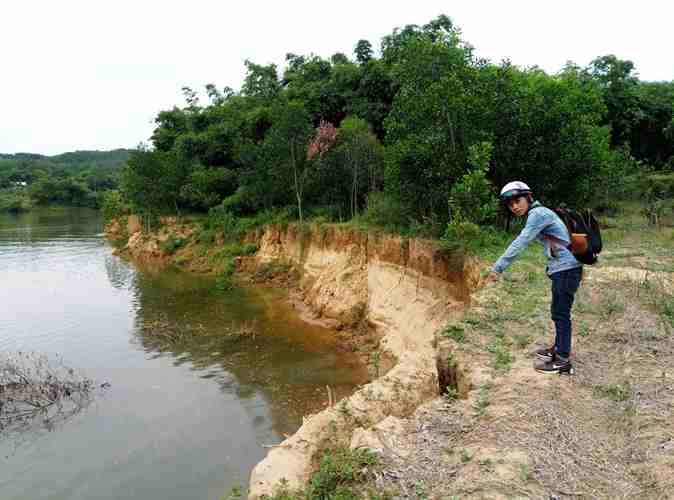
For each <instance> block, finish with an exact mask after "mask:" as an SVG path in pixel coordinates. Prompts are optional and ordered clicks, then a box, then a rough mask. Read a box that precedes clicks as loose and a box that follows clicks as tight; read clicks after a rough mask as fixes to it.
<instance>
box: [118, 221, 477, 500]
mask: <svg viewBox="0 0 674 500" xmlns="http://www.w3.org/2000/svg"><path fill="white" fill-rule="evenodd" d="M161 222H162V223H161V226H160V227H159V228H158V229H156V230H155V231H153V232H149V233H143V232H142V231H141V229H142V228H141V225H140V224H139V220H138V218H137V217H135V216H130V217H128V218H127V219H126V220H123V221H119V220H116V221H113V222H112V223H111V224H109V225H108V226H107V227H106V236H107V237H108V238H109V239H111V240H113V241H115V240H116V241H117V242H118V245H117V250H116V252H117V253H118V254H121V255H123V256H125V257H127V258H129V259H131V260H133V261H138V262H144V263H152V264H158V265H169V264H174V265H179V266H180V267H182V268H184V269H185V270H187V271H191V272H199V273H213V274H218V273H220V272H221V271H222V265H221V264H219V263H218V262H217V261H215V262H214V259H213V258H212V256H213V255H214V254H217V252H218V249H219V248H222V247H223V246H224V245H225V243H224V241H223V240H222V239H217V238H216V239H215V241H213V242H212V243H210V244H207V245H204V244H198V243H197V241H198V239H199V238H198V232H199V228H198V226H197V225H195V224H191V223H181V222H179V221H178V220H177V219H175V218H165V219H163V220H162V221H161ZM177 240H180V241H181V242H183V243H182V244H181V246H180V248H177V249H176V250H175V251H173V252H171V251H170V250H171V245H166V242H167V241H177ZM241 244H244V245H248V246H251V245H254V246H255V248H256V249H257V250H256V251H255V253H254V254H252V255H248V256H239V257H236V258H235V262H236V269H237V271H238V272H240V273H250V274H254V273H255V272H256V270H257V269H260V268H261V267H263V266H269V265H270V264H272V263H282V264H284V265H285V266H286V267H287V268H289V267H291V266H292V268H294V269H295V270H296V271H297V275H298V279H296V280H294V281H293V280H284V281H282V283H283V286H286V287H289V288H290V289H291V290H289V291H291V292H294V293H293V295H294V296H296V297H299V299H300V300H301V302H302V303H303V304H304V305H305V306H306V309H307V311H308V313H309V314H310V315H311V316H312V317H313V319H315V320H318V321H323V322H325V323H327V324H329V325H330V326H333V327H337V328H338V329H344V328H346V329H349V328H356V327H357V326H358V325H363V324H366V325H368V327H369V328H372V329H374V330H376V331H377V332H379V334H380V336H381V341H380V344H379V348H380V352H379V355H381V356H383V357H390V358H392V359H393V360H395V361H394V364H393V366H392V368H391V369H390V370H388V371H387V372H386V373H385V374H383V375H382V376H380V377H378V378H376V379H375V380H373V381H372V382H370V383H369V384H367V385H365V386H363V387H361V388H359V389H358V390H357V391H356V392H355V393H354V394H352V395H351V396H349V397H348V398H345V399H343V400H342V401H340V402H339V403H337V404H333V405H332V406H330V407H328V408H326V409H325V410H323V411H321V412H319V413H317V414H314V415H312V416H308V417H306V418H305V420H304V422H303V424H302V426H301V427H300V429H299V430H298V431H297V432H296V433H295V434H294V435H292V436H290V437H288V438H287V439H286V440H285V441H283V442H282V443H280V444H279V445H278V446H276V447H274V448H272V449H271V450H270V451H269V453H268V455H267V457H265V458H264V459H263V460H262V461H261V462H260V463H258V465H257V466H256V467H255V468H254V469H253V471H252V473H251V478H250V490H249V498H253V499H255V498H261V497H262V496H264V495H273V493H274V491H275V488H276V487H277V486H278V485H280V484H283V485H284V486H285V487H287V488H291V489H293V488H300V487H301V486H302V485H303V484H305V483H306V481H307V480H308V479H309V476H310V474H311V472H312V471H313V470H314V469H315V466H316V463H317V460H318V458H320V453H321V451H322V450H324V449H326V448H328V447H330V446H335V445H338V444H340V445H351V446H352V447H358V446H360V445H363V444H364V443H359V440H360V441H362V439H363V437H364V436H367V435H368V431H369V430H374V432H375V433H376V432H378V431H380V430H381V429H380V427H381V426H382V425H384V426H386V425H395V424H396V421H397V419H400V418H404V417H407V416H409V415H411V414H412V413H413V412H414V410H415V409H416V408H417V407H419V406H420V405H421V404H423V403H425V402H426V401H428V400H430V399H432V398H434V397H437V395H438V393H439V389H438V371H437V368H436V355H437V354H436V347H437V339H436V337H437V333H438V331H440V330H441V329H442V328H443V327H444V326H445V324H446V323H447V321H448V320H449V319H450V318H451V317H452V316H453V315H455V314H459V313H460V312H461V311H462V310H463V309H465V307H466V306H467V304H468V301H469V298H470V294H471V293H472V291H474V290H476V289H477V288H478V287H479V285H480V274H481V265H480V263H479V262H478V261H477V260H475V259H462V260H460V261H455V260H452V259H451V258H450V256H448V255H447V254H446V253H444V252H442V251H441V250H440V249H439V248H438V247H437V245H436V244H435V243H434V242H432V241H428V240H416V239H407V238H404V237H401V236H399V235H392V234H383V233H378V232H375V231H367V232H362V231H357V230H355V229H353V228H346V227H340V226H337V225H305V226H303V227H300V226H298V225H287V226H274V225H272V226H265V227H262V228H258V229H256V230H254V231H251V232H249V233H248V234H246V235H245V236H244V237H243V238H242V240H241ZM167 250H169V251H167ZM379 355H378V356H377V359H380V356H379ZM457 366H461V367H462V368H457V373H456V374H454V376H453V378H454V380H455V384H456V385H457V387H458V389H459V391H460V392H462V393H464V394H465V393H467V392H468V390H469V389H470V387H471V385H474V384H471V382H470V376H469V375H468V373H467V372H466V369H465V367H463V366H464V365H457Z"/></svg>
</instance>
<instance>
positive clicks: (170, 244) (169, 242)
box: [160, 235, 185, 255]
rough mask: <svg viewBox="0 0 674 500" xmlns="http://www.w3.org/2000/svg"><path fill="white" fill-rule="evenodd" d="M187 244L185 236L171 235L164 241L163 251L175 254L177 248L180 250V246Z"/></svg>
mask: <svg viewBox="0 0 674 500" xmlns="http://www.w3.org/2000/svg"><path fill="white" fill-rule="evenodd" d="M184 244H185V240H184V239H183V238H176V237H175V236H174V235H170V236H169V237H168V238H167V239H166V241H164V242H163V243H162V244H161V245H160V248H161V251H162V252H164V253H165V254H168V255H173V254H174V253H175V252H176V250H178V249H179V248H180V247H182V246H183V245H184Z"/></svg>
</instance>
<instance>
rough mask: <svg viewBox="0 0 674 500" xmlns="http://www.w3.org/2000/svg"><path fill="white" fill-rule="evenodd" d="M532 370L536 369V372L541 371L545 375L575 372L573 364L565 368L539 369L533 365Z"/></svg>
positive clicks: (571, 373)
mask: <svg viewBox="0 0 674 500" xmlns="http://www.w3.org/2000/svg"><path fill="white" fill-rule="evenodd" d="M534 370H536V371H537V372H538V373H543V374H545V375H573V374H574V373H575V370H574V369H573V366H570V367H569V368H565V369H564V370H541V369H539V368H536V367H534Z"/></svg>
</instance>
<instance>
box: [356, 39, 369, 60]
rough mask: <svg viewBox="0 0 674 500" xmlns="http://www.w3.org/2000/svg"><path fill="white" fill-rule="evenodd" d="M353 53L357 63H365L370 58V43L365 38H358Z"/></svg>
mask: <svg viewBox="0 0 674 500" xmlns="http://www.w3.org/2000/svg"><path fill="white" fill-rule="evenodd" d="M353 53H354V55H355V56H356V61H358V64H366V63H367V62H368V61H370V60H371V59H372V55H373V52H372V44H371V43H370V42H368V41H367V40H358V43H357V44H356V48H355V49H354V51H353Z"/></svg>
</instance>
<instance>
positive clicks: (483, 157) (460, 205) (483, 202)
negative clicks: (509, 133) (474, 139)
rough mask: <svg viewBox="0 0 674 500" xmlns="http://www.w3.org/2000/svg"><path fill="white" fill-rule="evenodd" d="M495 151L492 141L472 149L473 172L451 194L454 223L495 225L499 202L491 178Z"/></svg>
mask: <svg viewBox="0 0 674 500" xmlns="http://www.w3.org/2000/svg"><path fill="white" fill-rule="evenodd" d="M493 149H494V146H493V145H492V144H491V142H488V141H485V142H481V143H478V144H473V145H472V146H470V147H469V148H468V163H469V164H470V165H471V166H472V170H470V171H468V172H467V173H466V174H464V175H463V176H462V177H461V179H460V180H459V181H458V182H456V183H455V184H454V185H453V186H452V189H451V191H450V195H449V208H450V212H451V215H452V221H454V220H456V219H457V218H458V219H460V220H462V221H463V220H465V221H469V222H472V223H474V224H487V223H490V222H493V220H494V218H495V216H496V209H497V206H498V203H497V200H496V197H495V196H494V186H493V184H492V183H491V182H490V181H489V179H487V172H488V171H489V159H490V158H491V153H492V150H493Z"/></svg>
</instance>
